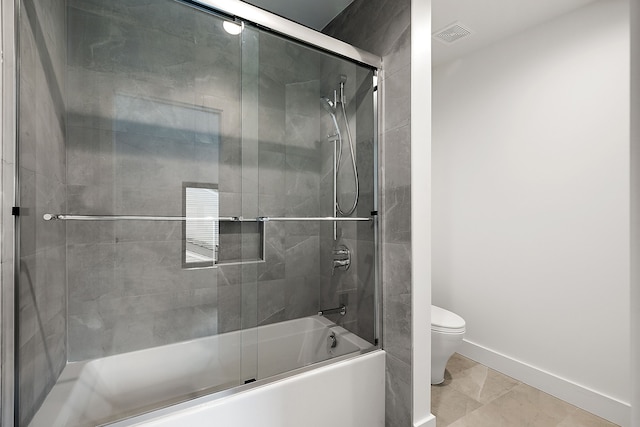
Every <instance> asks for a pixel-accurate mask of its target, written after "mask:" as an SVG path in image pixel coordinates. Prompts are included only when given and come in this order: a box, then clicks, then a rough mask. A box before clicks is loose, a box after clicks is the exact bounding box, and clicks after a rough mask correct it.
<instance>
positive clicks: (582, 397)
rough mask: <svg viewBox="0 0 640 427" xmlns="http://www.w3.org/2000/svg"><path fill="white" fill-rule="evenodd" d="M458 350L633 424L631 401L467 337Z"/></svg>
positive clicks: (624, 423)
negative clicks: (622, 400) (532, 364)
mask: <svg viewBox="0 0 640 427" xmlns="http://www.w3.org/2000/svg"><path fill="white" fill-rule="evenodd" d="M458 353H460V354H461V355H463V356H465V357H468V358H469V359H472V360H475V361H476V362H479V363H482V364H483V365H485V366H488V367H489V368H491V369H495V370H496V371H498V372H502V373H503V374H505V375H508V376H510V377H512V378H514V379H516V380H518V381H521V382H523V383H525V384H528V385H530V386H532V387H535V388H537V389H539V390H542V391H544V392H545V393H548V394H550V395H552V396H555V397H557V398H559V399H562V400H564V401H566V402H569V403H571V404H572V405H575V406H577V407H579V408H582V409H584V410H585V411H588V412H591V413H592V414H595V415H597V416H599V417H601V418H604V419H606V420H609V421H611V422H612V423H615V424H618V425H620V426H622V427H629V426H630V424H631V405H630V404H629V403H625V402H621V401H619V400H617V399H614V398H612V397H610V396H606V395H604V394H602V393H599V392H597V391H595V390H591V389H589V388H587V387H584V386H581V385H579V384H576V383H574V382H571V381H569V380H567V379H565V378H561V377H558V376H557V375H553V374H551V373H549V372H546V371H543V370H541V369H539V368H536V367H534V366H531V365H528V364H526V363H524V362H521V361H519V360H516V359H513V358H511V357H509V356H505V355H504V354H500V353H498V352H496V351H493V350H491V349H488V348H485V347H483V346H481V345H478V344H475V343H473V342H469V341H467V340H464V341H463V343H462V346H461V347H460V349H459V350H458Z"/></svg>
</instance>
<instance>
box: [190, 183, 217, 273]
mask: <svg viewBox="0 0 640 427" xmlns="http://www.w3.org/2000/svg"><path fill="white" fill-rule="evenodd" d="M184 200H185V206H184V207H185V216H186V220H185V222H184V224H185V225H184V264H185V266H186V267H208V266H213V265H215V264H217V262H218V247H219V241H220V240H219V239H220V221H219V219H218V218H219V213H218V212H219V199H218V189H217V186H216V185H214V184H212V185H210V186H204V185H201V186H199V187H190V186H186V185H185V187H184Z"/></svg>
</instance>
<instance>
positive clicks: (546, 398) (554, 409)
mask: <svg viewBox="0 0 640 427" xmlns="http://www.w3.org/2000/svg"><path fill="white" fill-rule="evenodd" d="M510 394H511V395H512V397H513V398H514V399H516V400H518V401H520V402H525V403H527V404H528V405H531V406H532V407H534V408H536V409H538V410H539V411H540V412H542V413H544V414H545V415H548V416H549V417H551V418H553V419H554V420H556V424H557V423H559V422H560V421H562V420H564V419H566V418H567V417H569V416H570V415H572V414H574V413H575V412H576V410H577V409H578V408H576V407H575V406H573V405H571V404H569V403H567V402H565V401H564V400H560V399H558V398H557V397H554V396H551V395H550V394H547V393H545V392H543V391H540V390H538V389H537V388H534V387H531V386H528V385H526V384H520V385H518V386H517V387H514V388H513V390H511V392H510Z"/></svg>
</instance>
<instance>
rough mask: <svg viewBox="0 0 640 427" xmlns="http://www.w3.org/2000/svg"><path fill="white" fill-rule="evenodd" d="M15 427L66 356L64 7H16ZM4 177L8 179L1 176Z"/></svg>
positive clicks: (52, 2) (60, 2)
mask: <svg viewBox="0 0 640 427" xmlns="http://www.w3.org/2000/svg"><path fill="white" fill-rule="evenodd" d="M20 5H21V11H20V22H19V26H20V29H19V31H20V47H19V55H20V60H21V64H20V66H21V69H20V71H21V73H20V111H19V132H20V133H19V155H20V166H19V167H20V170H19V172H20V176H21V181H20V206H21V216H20V229H21V235H20V284H19V289H18V291H17V292H18V298H19V340H18V342H17V343H16V345H17V346H18V348H19V361H20V364H19V388H20V389H19V405H20V406H19V411H20V415H19V418H20V425H26V424H27V423H28V422H29V420H30V419H31V418H32V417H33V415H34V413H35V411H36V410H37V409H38V407H39V406H40V404H41V403H42V401H43V400H44V398H45V397H46V395H47V393H48V392H49V390H50V389H51V387H52V386H53V384H54V383H55V381H56V380H57V378H58V376H59V374H60V372H61V371H62V368H63V367H64V365H65V362H66V357H67V347H66V328H67V324H66V317H67V311H66V270H65V265H66V251H65V224H64V223H49V222H45V221H43V220H42V215H43V214H44V213H46V212H51V211H53V212H56V211H62V210H64V207H65V184H66V182H65V179H66V177H65V114H64V112H65V103H64V93H65V76H64V69H65V58H66V46H65V2H64V0H46V1H45V0H25V1H23V2H21V3H20ZM6 178H8V177H6Z"/></svg>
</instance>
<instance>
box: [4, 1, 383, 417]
mask: <svg viewBox="0 0 640 427" xmlns="http://www.w3.org/2000/svg"><path fill="white" fill-rule="evenodd" d="M19 9H20V10H19V16H18V21H17V22H18V32H19V37H18V39H19V40H18V55H19V74H18V75H19V100H18V101H19V118H18V128H19V138H18V153H17V162H16V164H17V165H18V167H17V169H18V173H17V177H16V178H17V182H18V186H17V188H18V190H17V193H18V194H17V202H18V204H17V206H19V212H17V213H18V215H19V216H18V228H17V233H16V234H17V236H16V254H15V258H16V263H17V264H16V268H17V269H18V270H17V271H19V277H18V279H17V281H16V294H17V298H16V299H17V301H16V313H17V326H16V329H17V334H16V343H15V346H16V361H15V365H16V369H15V380H16V394H15V396H16V401H17V406H16V408H17V409H16V425H19V426H27V425H33V426H39V425H69V426H73V425H78V426H80V425H95V424H105V423H111V422H114V421H117V420H121V419H123V418H126V417H131V416H135V415H137V414H139V413H142V412H148V411H152V410H154V409H157V408H159V407H166V406H168V405H172V404H175V403H178V402H183V401H185V400H188V399H192V398H195V397H198V396H202V395H206V394H211V393H229V392H233V390H235V389H236V388H237V387H239V386H240V387H245V388H246V387H248V386H246V385H245V384H251V383H253V382H256V383H261V382H262V383H264V381H268V380H269V378H271V377H273V376H275V375H282V374H285V373H289V372H292V371H296V370H297V371H299V370H300V369H303V368H305V366H320V365H322V364H327V363H330V361H331V360H333V359H344V358H345V357H349V356H353V355H359V354H362V353H365V352H368V351H370V350H374V349H376V348H379V344H378V343H379V339H380V327H379V324H380V323H379V319H378V311H379V295H378V294H379V292H378V286H377V253H376V250H377V195H376V194H377V172H376V171H377V142H376V132H377V127H376V123H377V108H376V104H377V96H376V89H377V69H376V68H375V67H374V66H372V65H367V64H364V63H362V62H357V61H354V60H350V59H346V58H345V57H343V56H339V55H335V54H332V53H330V52H328V51H326V50H322V49H319V48H316V47H312V46H310V45H306V44H304V43H302V42H299V41H295V40H293V39H291V38H288V37H287V36H286V35H282V34H279V33H276V32H273V31H269V30H267V29H265V28H264V27H262V26H258V25H255V24H253V23H252V22H250V21H247V20H243V19H242V18H241V17H238V16H233V15H232V14H229V13H228V11H226V12H225V11H222V10H215V9H213V8H211V7H210V6H207V5H205V4H202V3H199V2H191V1H175V0H154V1H140V0H113V1H108V2H105V1H100V0H66V1H63V0H55V1H51V0H22V1H20V2H19ZM285 361H286V362H285ZM154 381H155V382H154ZM52 420H53V421H52Z"/></svg>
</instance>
